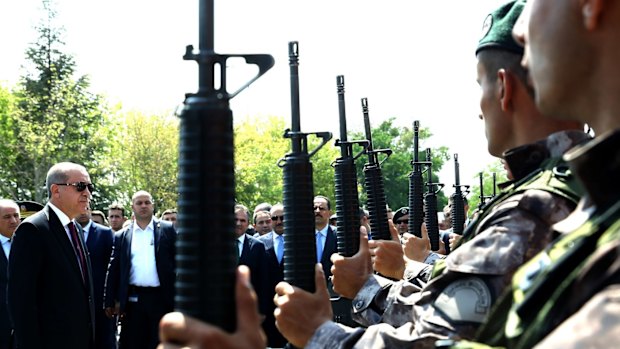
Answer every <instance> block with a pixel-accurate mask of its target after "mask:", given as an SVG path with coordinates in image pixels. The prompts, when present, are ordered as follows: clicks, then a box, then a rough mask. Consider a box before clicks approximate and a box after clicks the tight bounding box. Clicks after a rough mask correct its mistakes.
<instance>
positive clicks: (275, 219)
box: [271, 215, 284, 222]
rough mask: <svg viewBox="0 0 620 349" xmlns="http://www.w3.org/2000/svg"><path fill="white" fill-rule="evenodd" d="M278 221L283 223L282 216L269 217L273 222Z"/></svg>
mask: <svg viewBox="0 0 620 349" xmlns="http://www.w3.org/2000/svg"><path fill="white" fill-rule="evenodd" d="M278 219H279V220H281V221H282V222H284V215H282V216H271V220H272V221H274V222H275V221H277V220H278Z"/></svg>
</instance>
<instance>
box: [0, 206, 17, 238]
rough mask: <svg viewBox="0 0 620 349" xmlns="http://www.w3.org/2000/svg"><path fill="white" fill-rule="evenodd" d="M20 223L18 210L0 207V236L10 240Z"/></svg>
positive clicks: (11, 207)
mask: <svg viewBox="0 0 620 349" xmlns="http://www.w3.org/2000/svg"><path fill="white" fill-rule="evenodd" d="M20 222H21V219H20V216H19V210H18V209H17V207H13V206H6V207H5V206H0V234H2V235H3V236H5V237H7V238H11V237H12V236H13V233H14V232H15V229H17V226H18V225H19V223H20Z"/></svg>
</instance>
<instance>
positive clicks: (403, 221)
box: [396, 219, 409, 224]
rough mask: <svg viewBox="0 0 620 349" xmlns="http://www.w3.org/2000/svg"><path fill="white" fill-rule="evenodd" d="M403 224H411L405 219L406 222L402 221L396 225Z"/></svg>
mask: <svg viewBox="0 0 620 349" xmlns="http://www.w3.org/2000/svg"><path fill="white" fill-rule="evenodd" d="M403 223H404V224H409V220H408V219H405V220H402V221H396V224H403Z"/></svg>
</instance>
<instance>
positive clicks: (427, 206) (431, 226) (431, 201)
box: [424, 148, 462, 251]
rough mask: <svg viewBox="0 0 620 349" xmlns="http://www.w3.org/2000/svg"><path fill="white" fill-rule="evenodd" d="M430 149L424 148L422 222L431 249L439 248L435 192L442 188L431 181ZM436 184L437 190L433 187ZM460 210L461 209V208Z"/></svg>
mask: <svg viewBox="0 0 620 349" xmlns="http://www.w3.org/2000/svg"><path fill="white" fill-rule="evenodd" d="M431 159H432V157H431V149H430V148H427V149H426V162H427V164H428V168H427V171H426V174H427V177H426V178H427V181H426V189H427V191H426V194H424V223H425V224H426V231H427V232H428V239H429V240H430V242H431V250H433V251H437V250H438V249H439V222H438V221H437V193H439V191H440V190H441V189H442V188H443V184H442V183H433V176H432V172H433V171H432V167H433V165H432V161H431ZM436 186H437V190H435V187H436ZM461 211H462V210H461Z"/></svg>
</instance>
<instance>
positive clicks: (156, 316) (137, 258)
mask: <svg viewBox="0 0 620 349" xmlns="http://www.w3.org/2000/svg"><path fill="white" fill-rule="evenodd" d="M131 208H132V210H133V213H134V216H135V221H134V222H132V223H130V224H129V225H128V226H127V227H125V228H123V229H122V230H121V231H119V232H117V233H116V234H115V235H114V249H113V252H112V258H111V260H110V266H109V268H108V275H107V278H106V289H105V294H104V304H105V307H106V308H105V312H106V315H107V316H108V317H109V318H112V317H113V316H114V315H116V314H119V315H120V319H121V335H120V340H119V348H121V349H127V348H129V349H133V348H145V349H154V348H156V347H157V344H158V342H159V333H158V330H159V327H158V326H159V320H160V319H161V317H162V316H163V315H164V314H166V313H167V312H170V311H172V310H173V308H174V281H175V260H174V258H175V257H174V256H175V247H174V244H175V241H176V232H175V230H174V227H173V226H172V223H170V222H166V221H160V220H158V219H156V218H155V217H154V216H153V212H154V207H153V197H152V196H151V194H149V193H148V192H146V191H143V190H141V191H138V192H136V193H135V194H134V195H133V196H132V198H131ZM117 303H118V307H117Z"/></svg>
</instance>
